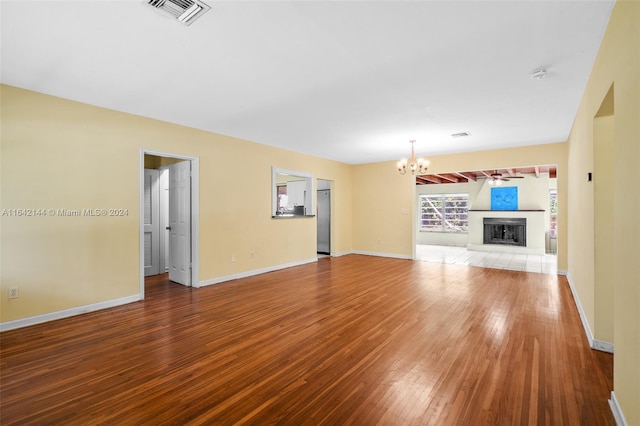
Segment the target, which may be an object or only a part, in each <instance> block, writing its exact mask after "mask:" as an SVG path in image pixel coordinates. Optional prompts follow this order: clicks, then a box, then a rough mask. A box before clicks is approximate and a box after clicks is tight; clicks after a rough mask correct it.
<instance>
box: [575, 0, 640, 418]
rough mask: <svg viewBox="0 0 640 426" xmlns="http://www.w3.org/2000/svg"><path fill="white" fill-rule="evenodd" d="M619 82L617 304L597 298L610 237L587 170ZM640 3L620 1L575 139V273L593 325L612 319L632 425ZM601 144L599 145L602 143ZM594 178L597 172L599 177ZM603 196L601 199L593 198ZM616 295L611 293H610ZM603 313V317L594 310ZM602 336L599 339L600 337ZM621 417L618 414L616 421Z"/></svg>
mask: <svg viewBox="0 0 640 426" xmlns="http://www.w3.org/2000/svg"><path fill="white" fill-rule="evenodd" d="M612 86H613V99H614V104H613V111H612V112H613V117H614V118H613V127H614V129H613V132H612V133H613V135H614V141H613V143H612V145H611V146H612V148H610V149H613V164H614V167H613V169H614V172H613V173H614V176H613V186H611V187H609V188H608V189H607V190H609V191H612V193H613V210H612V213H606V214H605V217H606V216H607V215H608V216H609V217H611V220H610V221H609V222H610V223H609V230H610V232H611V233H612V236H613V251H614V253H613V257H612V259H611V260H610V262H612V264H611V268H610V270H611V271H613V272H612V273H610V275H611V276H610V277H609V280H610V282H611V283H613V304H612V306H608V307H607V306H606V305H608V302H607V297H602V296H600V295H598V294H599V293H600V290H603V289H600V290H597V289H596V284H595V281H596V280H595V274H594V254H595V253H598V252H599V251H602V250H606V245H607V244H609V243H607V241H606V240H601V239H599V238H597V235H595V236H594V186H593V182H588V181H587V173H588V172H591V171H593V167H594V128H596V127H597V126H595V125H594V120H596V117H597V116H598V111H599V110H600V108H601V106H603V105H604V103H603V101H604V100H605V98H606V97H607V93H608V92H609V89H610V88H611V87H612ZM639 117H640V2H638V1H618V2H617V3H616V5H615V7H614V9H613V12H612V14H611V17H610V19H609V24H608V26H607V30H606V32H605V35H604V38H603V40H602V44H601V46H600V50H599V52H598V55H597V57H596V61H595V64H594V67H593V70H592V73H591V76H590V78H589V82H588V84H587V87H586V89H585V92H584V95H583V98H582V101H581V103H580V106H579V109H578V113H577V115H576V119H575V122H574V125H573V128H572V130H571V134H570V137H569V141H568V142H569V172H570V173H569V192H570V197H569V214H570V217H571V221H570V222H569V240H568V243H569V259H568V261H569V269H568V271H569V276H570V277H571V281H572V282H573V284H574V287H575V290H576V292H577V295H578V297H579V299H580V302H581V303H582V306H583V308H584V313H585V315H586V317H587V320H588V322H589V325H590V327H591V329H592V330H595V331H596V332H600V331H599V330H602V329H606V328H608V327H607V326H606V325H605V326H601V324H600V322H599V321H600V320H599V318H602V317H604V318H607V317H609V318H612V319H613V339H614V343H615V355H614V386H613V387H614V395H615V398H613V399H612V400H613V403H612V404H613V407H614V413H616V409H619V410H620V412H619V413H617V414H621V413H622V414H623V415H624V416H625V417H626V422H627V424H629V425H640V404H639V402H640V368H639V367H638V366H639V365H640V279H639V278H638V277H640V258H639V257H638V249H637V247H638V241H640V221H638V213H639V212H640V191H638V188H639V187H640V174H639V173H638V165H639V164H640V120H639ZM598 149H600V148H598ZM593 178H594V180H597V179H598V175H596V174H594V176H593ZM595 198H597V197H595ZM608 296H611V295H608ZM596 313H597V315H596ZM595 337H596V339H597V338H598V337H599V336H598V335H596V336H595ZM618 420H620V419H618Z"/></svg>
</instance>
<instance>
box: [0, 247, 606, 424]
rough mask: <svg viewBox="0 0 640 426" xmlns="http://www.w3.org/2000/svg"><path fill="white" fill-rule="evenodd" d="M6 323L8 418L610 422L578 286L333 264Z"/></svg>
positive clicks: (356, 259) (161, 290)
mask: <svg viewBox="0 0 640 426" xmlns="http://www.w3.org/2000/svg"><path fill="white" fill-rule="evenodd" d="M146 296H147V297H146V300H144V301H142V302H137V303H133V304H129V305H125V306H121V307H118V308H113V309H108V310H104V311H99V312H94V313H90V314H85V315H81V316H77V317H73V318H68V319H64V320H59V321H54V322H50V323H47V324H41V325H36V326H32V327H27V328H23V329H18V330H12V331H7V332H4V333H2V334H0V367H1V376H0V391H1V393H0V404H1V406H0V416H1V423H2V424H3V425H17V424H20V425H24V424H64V425H97V424H118V425H163V424H176V425H182V424H194V425H197V424H281V425H289V424H291V425H303V424H309V425H315V424H327V425H337V424H358V425H372V424H383V425H411V424H433V425H534V424H540V425H543V424H547V425H562V424H563V425H613V424H615V423H614V420H613V416H612V415H611V412H610V409H609V406H608V403H607V399H608V398H609V395H610V391H611V388H612V383H611V381H612V379H611V376H612V363H613V361H612V356H611V355H609V354H604V353H601V352H597V351H593V350H591V349H590V348H589V347H588V344H587V341H586V338H585V336H584V331H583V329H582V326H581V323H580V318H579V316H578V313H577V310H576V307H575V304H574V302H573V299H572V297H571V293H570V291H569V288H568V285H567V282H566V279H565V278H564V277H558V276H555V275H548V274H538V273H527V272H517V271H507V270H499V269H484V268H477V267H469V266H462V265H447V264H436V263H428V262H420V261H408V260H399V259H389V258H378V257H371V256H358V255H350V256H344V257H340V258H323V259H320V260H319V261H318V262H317V263H313V264H308V265H303V266H299V267H294V268H289V269H285V270H281V271H276V272H271V273H268V274H264V275H260V276H255V277H250V278H246V279H242V280H237V281H232V282H228V283H222V284H218V285H215V286H210V287H205V288H201V289H191V288H187V287H183V286H180V285H177V284H173V283H171V282H169V281H168V280H167V278H166V276H159V277H154V278H152V279H148V281H147V292H146Z"/></svg>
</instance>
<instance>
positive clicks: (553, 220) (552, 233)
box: [549, 189, 558, 239]
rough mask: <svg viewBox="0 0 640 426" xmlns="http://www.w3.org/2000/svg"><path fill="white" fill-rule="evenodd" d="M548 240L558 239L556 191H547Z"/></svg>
mask: <svg viewBox="0 0 640 426" xmlns="http://www.w3.org/2000/svg"><path fill="white" fill-rule="evenodd" d="M554 204H555V206H554ZM554 225H555V226H554ZM549 238H552V239H557V238H558V190H557V189H550V190H549Z"/></svg>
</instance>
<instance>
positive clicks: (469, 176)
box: [453, 172, 478, 182]
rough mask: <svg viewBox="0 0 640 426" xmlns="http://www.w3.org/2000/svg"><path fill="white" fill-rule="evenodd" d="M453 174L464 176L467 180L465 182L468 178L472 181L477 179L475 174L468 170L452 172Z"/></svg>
mask: <svg viewBox="0 0 640 426" xmlns="http://www.w3.org/2000/svg"><path fill="white" fill-rule="evenodd" d="M453 174H454V175H458V176H460V177H463V178H465V179H466V180H467V182H468V181H470V180H472V181H474V182H475V181H476V180H478V178H477V177H476V175H474V174H473V173H470V172H453Z"/></svg>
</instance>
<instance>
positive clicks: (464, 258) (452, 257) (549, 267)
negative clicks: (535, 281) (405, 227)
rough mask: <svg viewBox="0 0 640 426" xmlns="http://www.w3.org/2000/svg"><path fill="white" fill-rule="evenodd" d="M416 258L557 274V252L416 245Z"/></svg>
mask: <svg viewBox="0 0 640 426" xmlns="http://www.w3.org/2000/svg"><path fill="white" fill-rule="evenodd" d="M416 260H425V261H427V262H438V263H455V264H459V265H469V266H480V267H483V268H496V269H509V270H513V271H526V272H539V273H542V274H557V273H558V262H557V257H556V255H555V254H544V255H541V254H514V253H497V252H489V251H472V250H467V249H466V248H465V247H452V246H435V245H422V244H418V245H416Z"/></svg>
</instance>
